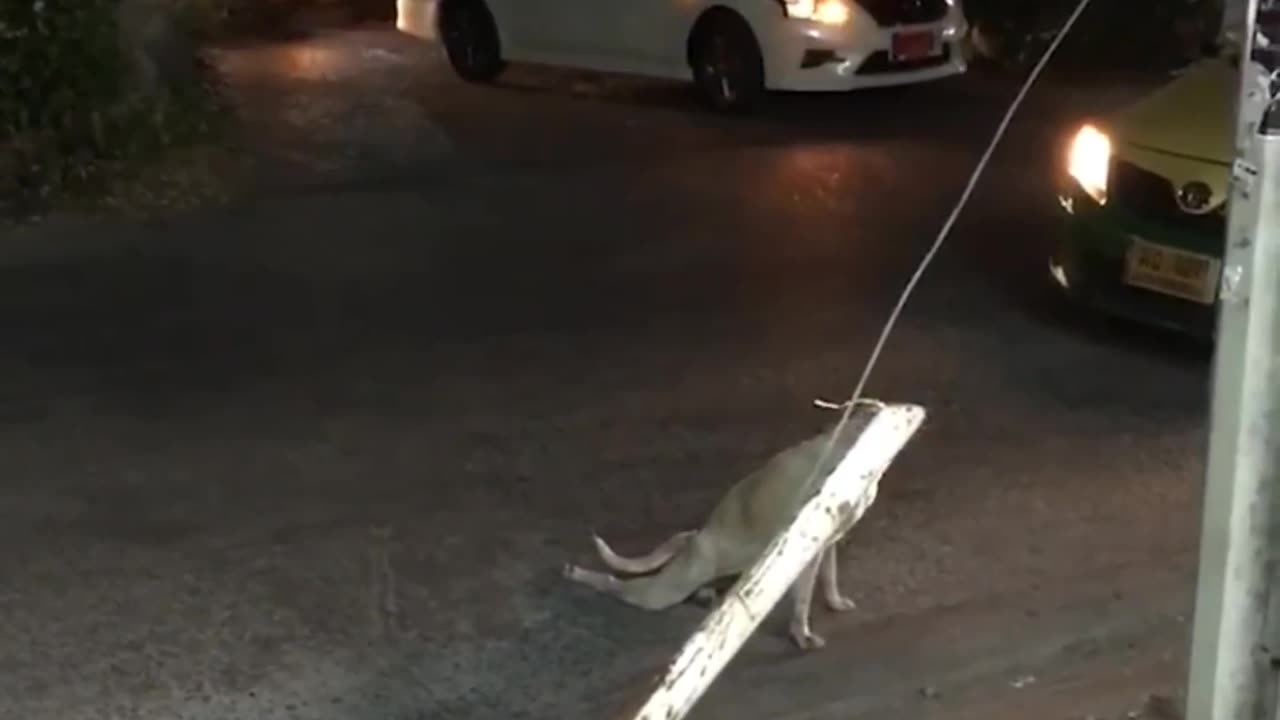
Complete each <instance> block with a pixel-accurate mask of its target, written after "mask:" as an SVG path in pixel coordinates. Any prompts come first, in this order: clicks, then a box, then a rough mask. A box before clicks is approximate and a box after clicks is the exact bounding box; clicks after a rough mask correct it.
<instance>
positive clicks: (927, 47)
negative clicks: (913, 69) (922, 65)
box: [889, 30, 939, 62]
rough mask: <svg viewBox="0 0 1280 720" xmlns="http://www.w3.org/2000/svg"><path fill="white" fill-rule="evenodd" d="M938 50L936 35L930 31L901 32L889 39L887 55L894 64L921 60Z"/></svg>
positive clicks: (936, 52)
mask: <svg viewBox="0 0 1280 720" xmlns="http://www.w3.org/2000/svg"><path fill="white" fill-rule="evenodd" d="M938 50H939V48H938V34H937V33H936V32H934V31H932V30H903V31H901V32H896V33H894V34H893V37H891V38H890V39H889V55H890V56H891V57H892V58H893V60H894V61H895V62H910V61H912V60H923V59H925V58H928V57H933V56H934V55H937V54H938Z"/></svg>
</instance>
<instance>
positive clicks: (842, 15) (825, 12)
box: [782, 0, 849, 25]
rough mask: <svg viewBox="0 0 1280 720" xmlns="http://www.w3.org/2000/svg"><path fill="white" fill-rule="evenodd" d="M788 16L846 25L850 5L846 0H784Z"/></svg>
mask: <svg viewBox="0 0 1280 720" xmlns="http://www.w3.org/2000/svg"><path fill="white" fill-rule="evenodd" d="M782 7H783V9H784V10H785V11H786V13H787V17H789V18H795V19H797V20H812V21H814V22H817V23H822V24H823V25H844V24H845V23H847V22H849V6H848V5H847V4H846V3H845V2H844V0H783V3H782Z"/></svg>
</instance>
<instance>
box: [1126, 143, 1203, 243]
mask: <svg viewBox="0 0 1280 720" xmlns="http://www.w3.org/2000/svg"><path fill="white" fill-rule="evenodd" d="M1108 186H1109V187H1108V189H1107V196H1108V199H1109V201H1110V202H1113V203H1115V204H1116V206H1118V207H1120V208H1122V209H1124V210H1128V211H1129V212H1131V213H1133V214H1135V215H1138V216H1139V217H1142V218H1145V219H1147V220H1151V221H1153V222H1158V223H1163V224H1166V225H1173V226H1175V227H1180V228H1185V229H1186V230H1189V231H1191V232H1195V233H1200V234H1203V235H1211V236H1213V237H1222V238H1225V237H1226V233H1227V216H1226V206H1225V205H1221V206H1219V207H1218V208H1217V209H1216V210H1214V211H1213V212H1211V213H1208V214H1206V215H1192V214H1191V213H1188V212H1183V210H1182V208H1180V207H1178V200H1177V188H1175V187H1174V185H1173V183H1172V182H1170V181H1169V180H1168V179H1167V178H1165V177H1162V176H1160V175H1157V174H1155V173H1153V172H1149V171H1147V170H1143V169H1142V168H1140V167H1138V166H1137V165H1134V164H1132V163H1128V162H1125V161H1123V160H1120V161H1116V162H1113V163H1112V164H1111V179H1110V181H1109V182H1108Z"/></svg>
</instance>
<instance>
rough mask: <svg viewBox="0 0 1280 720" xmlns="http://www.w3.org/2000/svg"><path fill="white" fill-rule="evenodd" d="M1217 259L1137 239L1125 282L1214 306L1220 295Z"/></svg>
mask: <svg viewBox="0 0 1280 720" xmlns="http://www.w3.org/2000/svg"><path fill="white" fill-rule="evenodd" d="M1220 267H1221V263H1220V261H1219V260H1218V259H1217V258H1213V257H1210V256H1208V255H1200V254H1198V253H1189V252H1185V251H1182V250H1175V249H1174V248H1171V247H1168V246H1165V245H1157V244H1155V243H1150V242H1147V241H1145V240H1139V239H1138V238H1134V239H1133V242H1132V244H1131V245H1130V246H1129V252H1128V255H1127V256H1126V258H1125V264H1124V281H1125V283H1126V284H1128V285H1132V286H1133V287H1139V288H1143V289H1144V290H1151V291H1154V292H1158V293H1163V294H1165V295H1171V296H1173V297H1179V298H1182V299H1184V300H1191V301H1193V302H1198V303H1201V304H1204V305H1212V304H1213V301H1214V297H1215V296H1216V295H1217V292H1218V272H1219V268H1220Z"/></svg>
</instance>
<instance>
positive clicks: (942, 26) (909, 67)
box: [761, 5, 968, 92]
mask: <svg viewBox="0 0 1280 720" xmlns="http://www.w3.org/2000/svg"><path fill="white" fill-rule="evenodd" d="M772 30H773V32H771V33H770V37H768V38H767V39H766V38H761V41H762V45H763V48H762V49H763V50H764V56H765V77H766V80H765V82H766V85H767V86H768V87H769V89H771V90H794V91H802V92H839V91H845V90H855V89H857V88H863V87H883V86H886V85H907V84H910V83H917V82H924V81H927V80H937V79H939V78H944V77H948V76H951V75H958V74H960V73H963V72H965V70H966V69H967V65H966V63H965V60H964V56H963V54H962V52H961V48H960V40H961V38H963V37H964V34H965V32H966V31H967V30H968V25H967V24H966V22H965V19H964V15H963V13H961V12H960V10H959V8H956V7H953V8H952V9H951V10H950V12H948V13H947V16H946V17H945V18H943V19H942V20H939V21H936V22H932V23H926V24H921V25H902V26H897V27H892V28H884V27H880V26H879V25H877V24H876V23H875V21H874V20H872V18H871V17H870V16H869V15H867V14H866V13H865V12H864V11H861V10H860V9H858V8H857V6H856V5H855V6H854V8H853V12H852V13H851V15H850V18H849V22H848V23H846V24H845V25H843V26H840V27H831V26H829V25H822V24H819V23H816V22H808V21H802V20H788V19H785V18H782V19H779V21H778V22H777V23H775V24H773V28H772ZM914 30H929V31H932V32H935V33H937V37H938V40H939V46H938V49H939V53H938V54H937V55H935V56H934V57H931V58H928V59H927V60H917V61H914V62H911V63H894V62H891V61H890V59H889V57H890V55H889V49H890V46H891V42H892V39H893V35H894V33H896V32H902V31H908V32H909V31H914Z"/></svg>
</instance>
